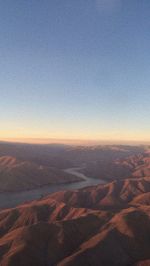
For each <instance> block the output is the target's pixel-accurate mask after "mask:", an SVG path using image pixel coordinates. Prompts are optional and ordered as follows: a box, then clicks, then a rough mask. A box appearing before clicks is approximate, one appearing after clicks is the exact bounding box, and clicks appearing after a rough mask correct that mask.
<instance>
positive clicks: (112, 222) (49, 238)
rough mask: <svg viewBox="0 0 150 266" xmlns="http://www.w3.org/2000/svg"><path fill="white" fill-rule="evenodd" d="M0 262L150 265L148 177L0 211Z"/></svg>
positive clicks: (12, 265) (60, 194) (7, 265)
mask: <svg viewBox="0 0 150 266" xmlns="http://www.w3.org/2000/svg"><path fill="white" fill-rule="evenodd" d="M0 260H1V264H0V265H2V266H16V265H18V266H27V265H28V266H34V265H36V266H46V265H47V266H48V265H61V266H62V265H66V266H69V265H70V266H76V265H79V266H82V265H90V266H101V265H102V266H105V265H114V266H117V265H120V266H121V265H124V266H126V265H145V266H146V265H150V178H149V177H142V178H135V179H124V180H117V181H113V182H111V183H108V184H106V185H99V186H96V187H89V188H84V189H80V190H76V191H62V192H58V193H54V194H52V195H51V196H49V197H46V198H43V199H41V200H39V201H33V202H31V203H28V204H24V205H21V206H19V207H17V208H13V209H7V210H3V211H1V212H0Z"/></svg>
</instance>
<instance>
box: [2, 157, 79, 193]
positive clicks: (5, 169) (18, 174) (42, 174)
mask: <svg viewBox="0 0 150 266" xmlns="http://www.w3.org/2000/svg"><path fill="white" fill-rule="evenodd" d="M79 180H80V178H79V177H75V176H73V175H70V174H68V173H64V172H63V171H62V170H60V169H56V168H54V167H47V166H43V165H41V164H36V163H34V162H32V161H22V160H17V159H16V158H15V157H11V156H1V157H0V191H1V192H2V191H22V190H28V189H32V188H36V187H39V186H43V185H47V184H59V183H70V182H74V181H79Z"/></svg>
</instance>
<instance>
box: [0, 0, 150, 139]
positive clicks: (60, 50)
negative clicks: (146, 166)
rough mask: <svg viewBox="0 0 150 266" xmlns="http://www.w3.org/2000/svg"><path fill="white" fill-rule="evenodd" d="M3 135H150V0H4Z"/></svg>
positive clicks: (0, 36)
mask: <svg viewBox="0 0 150 266" xmlns="http://www.w3.org/2000/svg"><path fill="white" fill-rule="evenodd" d="M0 123H1V126H0V138H1V139H3V138H7V137H8V138H24V137H27V138H70V139H74V138H75V139H80V138H81V139H109V140H117V139H118V140H120V139H121V140H129V139H131V140H138V139H139V140H143V141H145V140H150V1H149V0H132V1H131V0H76V1H75V0H38V1H37V0H30V1H25V0H21V1H19V0H13V1H12V0H2V1H1V3H0Z"/></svg>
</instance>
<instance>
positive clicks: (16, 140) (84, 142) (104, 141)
mask: <svg viewBox="0 0 150 266" xmlns="http://www.w3.org/2000/svg"><path fill="white" fill-rule="evenodd" d="M0 142H11V143H24V144H70V145H131V144H132V145H137V144H138V145H150V140H125V139H124V140H119V139H118V140H116V139H115V140H113V139H67V138H66V139H65V138H63V139H60V138H0Z"/></svg>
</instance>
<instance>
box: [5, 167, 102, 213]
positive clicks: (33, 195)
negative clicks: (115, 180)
mask: <svg viewBox="0 0 150 266" xmlns="http://www.w3.org/2000/svg"><path fill="white" fill-rule="evenodd" d="M81 169H82V168H81V167H75V168H68V169H65V170H64V172H66V173H69V174H72V175H74V176H77V177H80V178H81V179H82V181H78V182H73V183H66V184H57V185H46V186H42V187H40V188H35V189H32V190H26V191H22V192H4V193H0V208H10V207H15V206H16V205H19V204H22V203H25V202H27V201H31V200H36V199H39V198H41V197H43V196H46V195H48V194H51V193H53V192H57V191H62V190H73V189H79V188H83V187H87V186H94V185H98V184H104V183H106V182H105V181H104V180H101V179H94V178H90V177H87V176H85V175H84V174H82V173H80V170H81Z"/></svg>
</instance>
